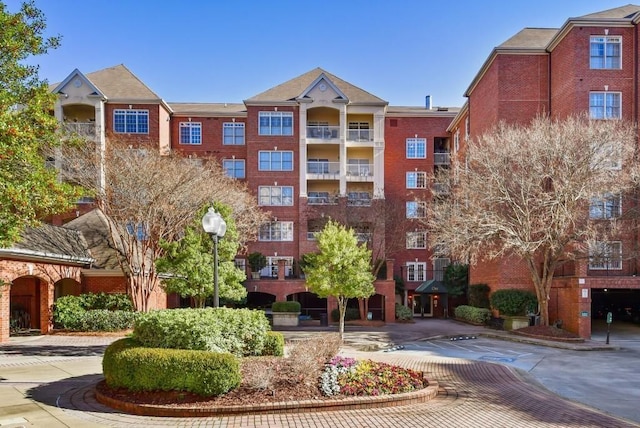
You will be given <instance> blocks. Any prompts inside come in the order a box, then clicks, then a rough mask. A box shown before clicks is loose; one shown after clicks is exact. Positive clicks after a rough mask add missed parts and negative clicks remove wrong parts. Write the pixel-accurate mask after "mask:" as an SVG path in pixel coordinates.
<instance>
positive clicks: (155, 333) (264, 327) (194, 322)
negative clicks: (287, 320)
mask: <svg viewBox="0 0 640 428" xmlns="http://www.w3.org/2000/svg"><path fill="white" fill-rule="evenodd" d="M270 330H271V327H270V325H269V320H268V319H267V317H266V316H265V314H264V312H263V311H257V310H250V309H230V308H206V309H191V308H188V309H164V310H160V311H151V312H148V313H145V314H140V316H138V318H137V319H136V322H135V326H134V329H133V337H134V338H135V339H136V340H137V341H138V342H140V344H142V345H143V346H147V347H150V348H174V349H196V350H202V351H214V352H229V353H231V354H234V355H237V356H249V355H262V352H263V349H264V346H265V341H266V337H267V332H268V331H270Z"/></svg>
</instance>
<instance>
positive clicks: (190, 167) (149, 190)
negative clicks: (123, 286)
mask: <svg viewBox="0 0 640 428" xmlns="http://www.w3.org/2000/svg"><path fill="white" fill-rule="evenodd" d="M58 156H61V158H62V159H63V165H64V166H63V168H62V169H61V175H62V178H63V179H65V180H68V181H72V182H75V183H77V184H79V185H81V186H82V187H84V188H85V189H87V190H88V191H89V192H90V193H91V194H92V195H95V198H96V205H97V207H98V209H100V210H101V211H102V212H103V213H104V215H105V217H106V219H107V222H108V225H109V233H110V238H111V240H112V244H113V246H114V247H115V249H116V250H117V251H118V253H119V254H120V257H119V261H120V266H121V268H122V270H123V271H124V273H125V274H126V276H127V284H128V287H129V292H130V293H131V296H132V298H133V301H134V303H135V306H136V309H138V310H141V311H147V310H148V309H149V299H150V297H151V296H152V294H153V293H154V292H155V291H156V289H157V287H158V285H159V279H158V275H157V272H156V271H155V261H156V259H157V258H158V257H160V256H162V255H163V253H164V250H163V249H162V247H161V246H160V245H159V243H160V241H161V240H165V241H173V240H176V239H178V238H179V237H180V236H181V235H182V233H183V231H184V229H185V227H186V226H187V225H188V224H189V223H191V222H192V221H193V219H194V215H195V214H196V213H197V212H198V211H199V210H200V209H201V208H202V207H203V206H204V205H206V204H211V203H212V202H214V201H216V202H221V203H223V204H225V205H227V206H229V207H230V208H231V209H232V211H233V214H232V215H233V218H234V219H235V222H236V227H237V230H238V234H239V236H240V244H241V246H244V245H245V244H246V242H248V241H250V240H252V239H254V237H255V234H256V231H257V230H258V225H259V224H260V223H262V222H263V221H264V219H265V213H263V212H262V211H261V210H260V209H258V207H257V203H256V200H255V198H254V197H252V196H251V195H250V193H249V192H248V190H247V189H246V187H245V186H244V185H243V184H242V183H240V182H239V181H237V180H233V179H231V178H229V177H227V175H226V174H225V173H224V171H223V170H222V168H221V167H220V164H219V163H218V162H217V161H216V160H215V159H188V158H185V157H181V156H177V155H174V154H170V155H161V154H160V153H159V151H158V150H157V148H153V147H148V146H144V145H138V146H132V145H130V144H129V143H126V144H125V143H122V142H118V141H109V143H108V145H107V148H106V149H102V150H99V148H98V147H97V146H96V145H95V144H94V143H92V142H87V143H86V144H82V145H73V146H67V147H65V148H64V150H63V151H62V153H58ZM98 177H102V179H101V180H99V179H98Z"/></svg>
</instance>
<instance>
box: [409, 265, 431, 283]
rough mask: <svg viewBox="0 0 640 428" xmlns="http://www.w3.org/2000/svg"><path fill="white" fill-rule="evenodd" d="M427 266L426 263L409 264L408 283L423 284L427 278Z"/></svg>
mask: <svg viewBox="0 0 640 428" xmlns="http://www.w3.org/2000/svg"><path fill="white" fill-rule="evenodd" d="M426 271H427V264H426V263H425V262H408V263H407V281H419V282H422V281H424V280H425V278H426V275H425V273H426Z"/></svg>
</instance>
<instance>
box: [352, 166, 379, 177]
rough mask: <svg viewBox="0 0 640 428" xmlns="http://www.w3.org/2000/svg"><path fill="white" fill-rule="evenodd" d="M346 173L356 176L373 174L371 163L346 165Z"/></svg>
mask: <svg viewBox="0 0 640 428" xmlns="http://www.w3.org/2000/svg"><path fill="white" fill-rule="evenodd" d="M347 175H348V176H349V175H351V176H358V177H371V176H373V164H366V165H362V164H358V165H347Z"/></svg>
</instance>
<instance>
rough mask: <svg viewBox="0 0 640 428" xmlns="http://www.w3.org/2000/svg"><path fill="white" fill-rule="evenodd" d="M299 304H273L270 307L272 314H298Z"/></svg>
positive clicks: (290, 302) (288, 302) (287, 302)
mask: <svg viewBox="0 0 640 428" xmlns="http://www.w3.org/2000/svg"><path fill="white" fill-rule="evenodd" d="M300 308H301V306H300V302H294V301H286V302H273V304H272V305H271V311H272V312H300Z"/></svg>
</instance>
